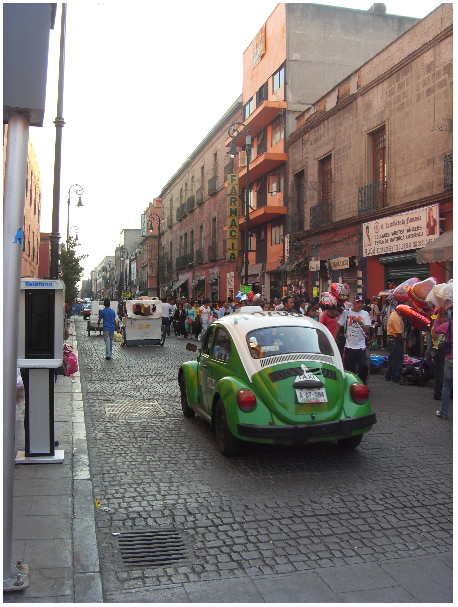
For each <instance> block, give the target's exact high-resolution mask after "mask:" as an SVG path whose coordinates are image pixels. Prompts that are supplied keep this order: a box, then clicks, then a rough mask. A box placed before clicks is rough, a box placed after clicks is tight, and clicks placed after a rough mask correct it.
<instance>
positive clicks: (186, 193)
mask: <svg viewBox="0 0 458 607" xmlns="http://www.w3.org/2000/svg"><path fill="white" fill-rule="evenodd" d="M187 200H188V182H187V181H186V182H185V184H184V201H185V202H186V201H187Z"/></svg>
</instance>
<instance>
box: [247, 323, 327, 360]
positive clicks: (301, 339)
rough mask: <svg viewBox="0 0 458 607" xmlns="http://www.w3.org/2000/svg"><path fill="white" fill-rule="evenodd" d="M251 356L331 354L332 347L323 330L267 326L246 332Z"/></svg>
mask: <svg viewBox="0 0 458 607" xmlns="http://www.w3.org/2000/svg"><path fill="white" fill-rule="evenodd" d="M246 338H247V343H248V349H249V350H250V354H251V356H252V357H253V358H265V357H267V356H278V355H279V354H290V353H293V352H306V353H309V354H326V355H328V356H333V354H334V350H333V347H332V345H331V343H330V341H329V339H328V337H327V336H326V335H325V333H324V332H323V331H320V329H315V328H313V327H268V328H265V329H256V330H255V331H250V332H249V333H247V337H246Z"/></svg>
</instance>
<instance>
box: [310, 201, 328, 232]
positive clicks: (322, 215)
mask: <svg viewBox="0 0 458 607" xmlns="http://www.w3.org/2000/svg"><path fill="white" fill-rule="evenodd" d="M331 221H332V204H331V203H330V202H321V203H320V204H317V205H315V206H314V207H310V227H311V228H318V227H319V226H322V225H326V224H328V223H331Z"/></svg>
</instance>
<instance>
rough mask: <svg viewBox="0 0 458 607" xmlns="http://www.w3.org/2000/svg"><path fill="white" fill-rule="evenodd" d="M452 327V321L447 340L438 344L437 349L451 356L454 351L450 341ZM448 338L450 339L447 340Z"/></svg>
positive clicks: (449, 325) (449, 324)
mask: <svg viewBox="0 0 458 607" xmlns="http://www.w3.org/2000/svg"><path fill="white" fill-rule="evenodd" d="M451 326H452V323H451V321H450V322H449V323H448V329H447V333H446V335H445V339H443V340H442V341H441V342H439V343H438V344H437V349H438V350H440V351H441V352H442V353H443V354H450V352H451V351H452V342H451V341H450V327H451ZM447 337H448V339H447Z"/></svg>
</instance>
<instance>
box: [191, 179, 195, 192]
mask: <svg viewBox="0 0 458 607" xmlns="http://www.w3.org/2000/svg"><path fill="white" fill-rule="evenodd" d="M193 195H194V175H193V176H192V177H191V196H193Z"/></svg>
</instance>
